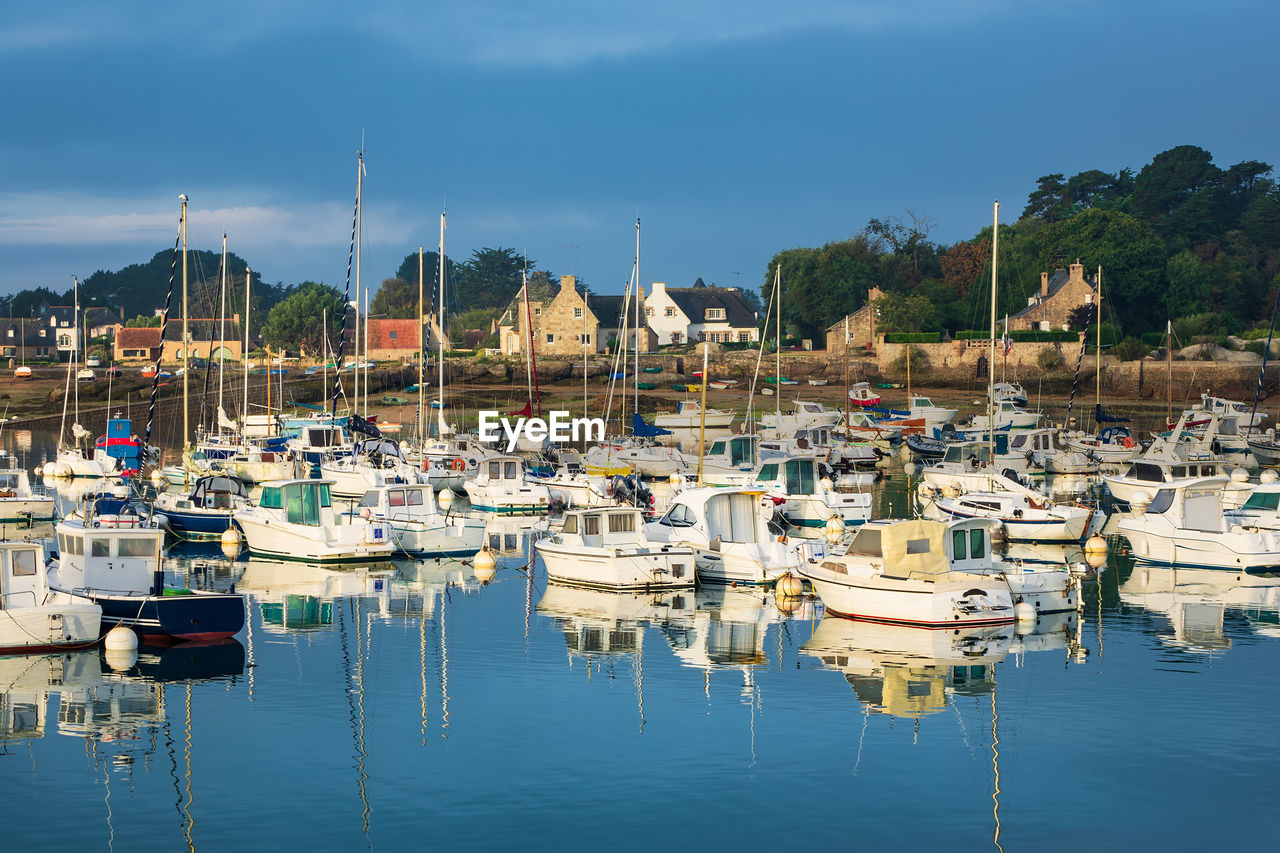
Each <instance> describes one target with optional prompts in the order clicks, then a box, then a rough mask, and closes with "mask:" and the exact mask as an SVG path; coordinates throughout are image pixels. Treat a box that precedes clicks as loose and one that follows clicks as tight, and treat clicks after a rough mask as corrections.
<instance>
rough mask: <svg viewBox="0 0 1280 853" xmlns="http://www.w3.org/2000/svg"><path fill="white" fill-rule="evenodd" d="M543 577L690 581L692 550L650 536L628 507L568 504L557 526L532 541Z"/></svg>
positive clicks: (634, 585) (650, 584)
mask: <svg viewBox="0 0 1280 853" xmlns="http://www.w3.org/2000/svg"><path fill="white" fill-rule="evenodd" d="M534 548H535V549H536V551H537V552H538V556H540V557H541V558H542V562H543V564H544V565H545V566H546V571H547V578H548V579H550V580H552V581H555V582H557V583H564V584H570V585H573V586H587V587H598V588H603V589H619V590H643V591H648V590H655V589H673V588H677V587H691V586H693V583H694V572H695V561H694V555H693V550H692V549H691V548H689V547H686V546H682V545H674V544H670V543H665V542H654V541H651V540H650V539H649V538H648V537H647V536H646V535H645V532H644V516H643V515H642V514H641V513H640V510H638V509H634V508H632V507H611V508H597V509H585V510H572V511H570V512H567V513H565V517H564V525H563V526H562V527H561V528H560V530H559V532H557V533H554V534H552V535H550V536H548V537H545V538H542V539H539V540H538V541H537V542H535V543H534Z"/></svg>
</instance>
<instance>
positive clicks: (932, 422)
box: [907, 396, 959, 429]
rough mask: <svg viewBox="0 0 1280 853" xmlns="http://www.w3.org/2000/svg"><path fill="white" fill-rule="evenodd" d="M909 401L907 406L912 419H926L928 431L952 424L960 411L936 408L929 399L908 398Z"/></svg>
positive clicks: (941, 407)
mask: <svg viewBox="0 0 1280 853" xmlns="http://www.w3.org/2000/svg"><path fill="white" fill-rule="evenodd" d="M907 401H908V402H909V403H910V405H909V406H907V410H908V412H909V413H910V419H911V420H916V419H921V418H922V419H924V422H925V427H926V429H933V428H934V427H940V426H942V425H943V424H949V423H951V422H952V421H953V420H955V417H956V413H957V412H958V411H959V409H948V408H945V407H943V406H935V405H934V404H933V401H932V400H930V399H929V398H928V397H920V396H912V397H908V398H907Z"/></svg>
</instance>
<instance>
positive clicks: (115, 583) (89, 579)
mask: <svg viewBox="0 0 1280 853" xmlns="http://www.w3.org/2000/svg"><path fill="white" fill-rule="evenodd" d="M140 521H141V520H140V519H139V522H140ZM94 524H98V525H100V526H96V527H95V526H93V525H94ZM113 524H115V525H116V526H111V525H113ZM57 539H58V551H59V555H60V556H59V561H58V579H59V581H60V585H61V586H62V588H64V589H67V590H73V591H80V590H84V591H86V592H88V593H93V592H110V593H134V594H145V593H148V592H150V593H153V594H155V593H156V590H157V589H158V588H159V587H160V586H161V585H162V583H163V575H162V574H160V571H159V570H160V555H161V551H162V549H163V547H164V529H163V528H160V527H151V526H146V527H143V526H140V524H139V525H134V524H131V523H128V522H127V521H119V522H109V521H105V520H103V519H93V520H90V521H87V522H86V523H85V524H83V525H81V524H79V523H67V522H64V523H62V524H59V525H58V537H57ZM158 574H159V575H160V578H158V579H157V577H156V575H158Z"/></svg>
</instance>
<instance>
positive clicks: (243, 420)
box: [240, 267, 252, 436]
mask: <svg viewBox="0 0 1280 853" xmlns="http://www.w3.org/2000/svg"><path fill="white" fill-rule="evenodd" d="M251 276H252V273H251V272H250V271H249V268H248V267H245V268H244V352H242V353H240V355H241V356H242V358H241V361H243V362H244V408H242V409H241V410H240V434H241V435H242V436H243V435H245V434H246V433H247V432H248V430H249V280H250V277H251Z"/></svg>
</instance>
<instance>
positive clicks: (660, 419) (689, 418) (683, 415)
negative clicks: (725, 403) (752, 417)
mask: <svg viewBox="0 0 1280 853" xmlns="http://www.w3.org/2000/svg"><path fill="white" fill-rule="evenodd" d="M735 417H737V413H736V412H725V411H722V410H720V409H707V410H706V411H705V412H704V411H703V409H702V406H701V405H700V404H699V403H698V401H696V400H681V401H680V402H679V403H677V404H676V411H675V412H663V413H662V414H659V415H655V416H654V418H653V425H654V426H656V427H659V428H660V429H698V428H699V427H701V426H705V427H706V428H707V429H728V428H729V426H730V424H732V423H733V419H734V418H735Z"/></svg>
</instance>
